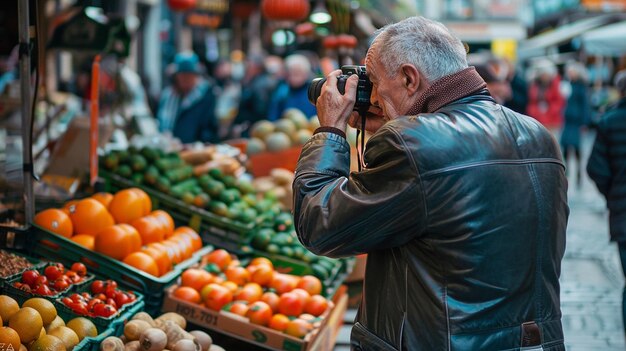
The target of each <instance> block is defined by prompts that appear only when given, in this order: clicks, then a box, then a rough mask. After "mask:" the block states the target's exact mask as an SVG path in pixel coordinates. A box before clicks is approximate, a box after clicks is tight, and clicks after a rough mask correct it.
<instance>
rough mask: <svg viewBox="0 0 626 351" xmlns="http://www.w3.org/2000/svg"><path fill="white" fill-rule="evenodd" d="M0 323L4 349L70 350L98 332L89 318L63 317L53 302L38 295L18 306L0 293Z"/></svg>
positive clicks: (35, 350)
mask: <svg viewBox="0 0 626 351" xmlns="http://www.w3.org/2000/svg"><path fill="white" fill-rule="evenodd" d="M0 324H2V325H4V326H0V345H3V350H7V351H10V350H15V351H17V350H28V351H70V350H72V349H74V347H75V346H77V345H78V344H79V343H80V342H81V341H82V340H83V339H85V338H86V337H95V336H97V335H98V329H97V328H96V325H95V324H94V323H93V322H91V321H90V320H89V319H87V318H82V317H76V318H72V319H70V320H63V318H61V316H59V314H58V313H57V309H56V307H55V306H54V304H53V303H52V302H50V301H49V300H46V299H43V298H37V297H36V298H31V299H28V300H26V301H25V302H24V303H23V304H22V306H20V305H19V304H18V302H17V301H16V300H15V299H13V298H12V297H10V296H7V295H0Z"/></svg>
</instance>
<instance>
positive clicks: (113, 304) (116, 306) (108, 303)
mask: <svg viewBox="0 0 626 351" xmlns="http://www.w3.org/2000/svg"><path fill="white" fill-rule="evenodd" d="M106 304H107V305H111V306H113V307H115V308H116V309H117V308H119V307H122V306H118V304H117V303H116V302H115V300H113V299H107V300H106Z"/></svg>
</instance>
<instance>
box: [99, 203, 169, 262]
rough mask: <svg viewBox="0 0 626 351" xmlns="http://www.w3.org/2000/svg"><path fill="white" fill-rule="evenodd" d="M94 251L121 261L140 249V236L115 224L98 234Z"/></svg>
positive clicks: (131, 229)
mask: <svg viewBox="0 0 626 351" xmlns="http://www.w3.org/2000/svg"><path fill="white" fill-rule="evenodd" d="M94 201H95V200H94ZM95 249H96V251H97V252H100V253H102V254H105V255H107V256H109V257H112V258H114V259H116V260H120V261H121V260H123V259H124V258H125V257H126V256H128V255H130V254H131V253H133V252H135V251H139V250H140V249H141V236H139V233H137V230H136V229H135V228H133V227H131V226H130V225H128V224H116V225H113V226H110V227H108V228H107V229H105V230H103V231H101V232H100V233H98V235H97V236H96V242H95ZM157 274H158V273H157Z"/></svg>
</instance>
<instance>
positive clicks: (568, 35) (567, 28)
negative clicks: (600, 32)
mask: <svg viewBox="0 0 626 351" xmlns="http://www.w3.org/2000/svg"><path fill="white" fill-rule="evenodd" d="M614 21H615V16H614V15H602V16H596V17H592V18H587V19H582V20H579V21H576V22H572V23H568V24H566V25H563V26H561V27H559V28H557V29H555V30H552V31H550V32H546V33H542V34H539V35H536V36H534V37H532V38H530V39H528V40H525V41H523V42H521V43H520V51H526V52H532V51H537V49H544V48H547V47H550V46H555V45H559V44H562V43H565V42H567V41H569V40H572V39H573V38H576V37H578V36H579V35H581V34H583V33H585V32H588V31H590V30H592V29H595V28H598V27H601V26H604V25H606V24H609V23H612V22H614Z"/></svg>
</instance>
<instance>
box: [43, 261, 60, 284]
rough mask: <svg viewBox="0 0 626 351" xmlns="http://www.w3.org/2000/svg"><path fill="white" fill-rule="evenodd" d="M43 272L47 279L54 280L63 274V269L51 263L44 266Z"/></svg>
mask: <svg viewBox="0 0 626 351" xmlns="http://www.w3.org/2000/svg"><path fill="white" fill-rule="evenodd" d="M43 274H44V275H45V276H46V277H47V278H48V280H50V281H55V280H57V279H59V278H60V277H61V276H62V275H63V271H62V270H61V269H60V268H59V267H58V266H55V265H52V266H48V267H46V269H44V271H43Z"/></svg>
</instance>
